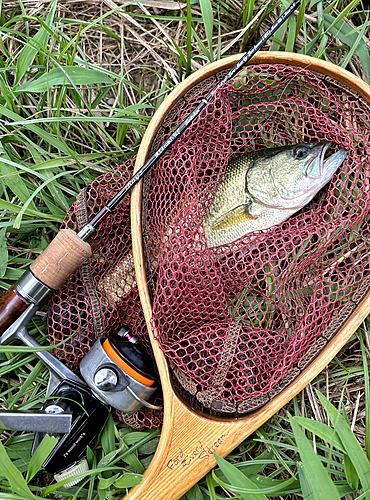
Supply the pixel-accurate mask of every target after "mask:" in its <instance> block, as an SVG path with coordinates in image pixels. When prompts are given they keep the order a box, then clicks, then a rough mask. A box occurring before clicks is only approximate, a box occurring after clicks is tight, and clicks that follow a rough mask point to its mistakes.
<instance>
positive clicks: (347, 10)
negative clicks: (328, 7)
mask: <svg viewBox="0 0 370 500" xmlns="http://www.w3.org/2000/svg"><path fill="white" fill-rule="evenodd" d="M357 4H358V0H352V2H350V3H349V4H348V5H347V6H346V7H345V8H344V9H343V10H342V12H341V13H340V14H339V15H338V16H337V17H335V18H333V21H332V22H331V24H330V26H329V27H328V28H327V29H326V30H325V31H326V32H328V31H330V30H331V29H332V28H334V27H335V26H336V25H337V24H338V23H339V21H341V20H342V19H343V18H344V17H346V15H347V14H349V13H350V12H351V10H352V9H353V8H354V7H356V5H357ZM326 15H328V14H324V16H326Z"/></svg>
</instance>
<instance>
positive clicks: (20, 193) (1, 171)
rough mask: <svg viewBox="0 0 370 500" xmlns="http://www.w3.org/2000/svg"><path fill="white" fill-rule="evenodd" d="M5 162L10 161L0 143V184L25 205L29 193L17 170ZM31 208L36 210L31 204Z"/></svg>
mask: <svg viewBox="0 0 370 500" xmlns="http://www.w3.org/2000/svg"><path fill="white" fill-rule="evenodd" d="M2 160H3V161H2ZM5 160H10V158H9V156H8V155H7V153H6V151H5V149H4V147H3V145H2V144H1V142H0V182H2V183H4V184H5V185H6V186H7V187H8V188H9V189H10V190H11V191H12V193H14V194H15V196H17V198H19V199H20V200H21V201H22V202H23V203H26V202H27V201H28V200H29V198H30V195H31V193H30V191H29V190H28V188H27V186H26V183H25V182H24V180H23V179H22V177H21V176H20V175H19V174H18V171H17V168H16V167H15V166H14V165H11V164H9V163H8V162H7V161H5ZM31 208H33V209H36V207H35V205H34V204H33V203H31Z"/></svg>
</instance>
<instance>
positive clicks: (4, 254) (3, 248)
mask: <svg viewBox="0 0 370 500" xmlns="http://www.w3.org/2000/svg"><path fill="white" fill-rule="evenodd" d="M6 232H7V229H6V227H4V228H3V229H0V278H2V277H3V276H4V274H5V273H6V268H7V264H8V247H7V244H6V238H5V235H6Z"/></svg>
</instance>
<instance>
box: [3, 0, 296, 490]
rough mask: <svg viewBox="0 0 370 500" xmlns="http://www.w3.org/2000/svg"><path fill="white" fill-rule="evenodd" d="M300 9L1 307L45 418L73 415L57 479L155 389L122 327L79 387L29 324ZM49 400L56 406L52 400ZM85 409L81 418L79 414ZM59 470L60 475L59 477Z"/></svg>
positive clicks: (98, 348)
mask: <svg viewBox="0 0 370 500" xmlns="http://www.w3.org/2000/svg"><path fill="white" fill-rule="evenodd" d="M300 3H301V0H295V1H294V2H293V3H292V5H291V6H290V7H289V8H288V9H287V10H286V11H285V12H284V13H283V14H282V15H281V16H280V17H279V19H278V20H277V21H276V22H275V23H274V24H273V25H272V26H271V28H270V29H269V30H267V31H266V33H265V34H264V35H263V36H262V38H261V39H260V40H259V41H258V42H257V43H256V44H255V45H254V46H253V47H252V48H251V49H250V50H249V51H248V52H247V53H246V54H245V55H244V56H243V57H242V58H241V59H240V60H239V62H238V63H237V64H236V65H235V66H234V67H233V68H232V69H231V70H230V71H229V72H228V73H227V75H226V76H225V77H224V78H223V79H222V80H221V81H220V82H219V83H218V84H217V85H216V86H215V87H214V88H213V89H212V90H211V92H210V93H209V94H208V95H207V96H206V97H205V98H204V99H202V101H201V102H200V104H199V105H198V106H197V107H196V108H195V109H194V110H193V111H192V112H191V113H190V114H189V116H188V117H187V118H186V119H185V120H184V121H183V122H182V123H181V125H180V126H179V127H178V128H177V130H175V131H174V132H173V133H172V134H171V136H170V137H169V138H168V139H167V140H166V141H165V142H164V143H163V144H162V146H161V147H160V148H159V149H158V150H157V151H156V153H155V154H154V155H153V156H152V157H151V158H150V159H149V160H148V161H147V162H146V163H145V164H144V165H143V166H142V167H141V168H140V169H139V170H138V171H137V172H136V174H135V175H134V176H133V177H132V178H131V179H130V180H129V181H128V182H127V183H126V184H125V185H124V186H123V187H122V189H121V190H120V191H119V192H118V193H117V194H116V195H115V196H114V197H113V198H112V200H111V201H110V202H109V203H108V204H107V205H106V206H105V207H103V208H102V210H101V211H100V212H99V213H98V214H97V215H95V216H94V217H93V218H92V220H91V221H90V222H89V223H88V224H86V225H85V226H84V227H83V228H82V229H81V230H80V231H79V232H78V233H76V232H74V231H72V230H71V229H62V230H60V231H59V233H58V234H57V235H56V237H55V238H54V239H53V241H52V242H51V243H50V244H49V246H48V247H47V248H46V249H45V250H44V251H43V252H42V253H41V254H40V255H39V256H38V257H37V259H36V260H35V261H34V262H33V263H32V264H31V265H30V267H29V269H28V270H27V271H26V272H25V273H24V274H23V275H22V276H21V278H20V279H19V280H18V281H17V282H16V283H15V284H14V285H12V286H11V287H10V289H9V290H8V291H7V292H6V293H5V295H4V296H3V297H2V298H1V299H0V335H1V337H0V345H2V344H7V343H9V342H12V341H13V340H15V339H17V340H20V341H21V342H23V343H24V344H25V345H27V346H29V347H33V348H34V349H35V354H36V356H38V357H39V359H40V360H41V361H42V362H43V363H44V364H45V366H47V368H48V369H49V371H50V373H51V376H50V380H49V386H48V392H47V395H48V400H49V399H50V401H47V402H46V403H45V405H44V406H45V408H44V410H45V412H47V413H48V412H51V413H53V412H55V413H62V412H67V413H72V429H71V431H70V432H68V433H67V434H65V435H64V437H59V442H58V445H57V446H56V448H55V449H54V451H53V452H52V453H51V454H50V456H49V458H48V459H47V460H46V462H45V463H44V464H43V468H44V469H45V470H47V471H48V472H51V473H57V476H56V477H57V479H59V480H61V479H62V478H68V477H71V476H73V475H75V474H77V473H81V472H83V471H85V470H87V469H86V466H87V465H86V464H87V462H86V460H85V463H84V459H82V460H81V462H76V460H79V459H80V458H81V457H82V456H83V455H84V453H85V450H86V447H87V446H88V445H89V444H91V443H92V442H93V441H94V439H95V438H96V436H97V435H98V434H99V432H100V431H101V429H102V428H103V426H104V424H105V421H106V419H107V417H108V414H109V411H110V407H114V408H117V409H119V410H121V411H124V412H127V413H134V412H136V411H138V409H139V408H140V407H141V406H143V405H144V406H147V407H149V408H152V409H159V407H155V406H153V405H151V404H150V403H148V399H149V398H150V396H151V395H152V394H153V392H154V391H155V389H156V387H157V385H156V377H155V375H153V373H151V372H150V369H148V367H147V362H146V359H145V357H144V353H142V352H141V350H140V346H139V344H138V340H137V339H136V338H135V337H133V336H132V335H131V334H130V332H129V331H128V329H127V327H124V326H123V327H122V328H121V330H120V331H119V332H117V333H114V332H113V334H111V335H109V336H108V339H107V340H106V341H105V342H104V343H101V341H100V340H98V342H97V343H96V344H95V345H94V346H93V347H92V349H91V350H90V352H89V353H88V354H87V356H86V357H85V359H84V360H83V362H82V363H81V370H80V371H81V374H82V377H83V379H81V378H80V377H78V376H77V375H76V374H74V373H73V372H71V371H70V370H69V369H68V368H66V367H65V366H64V365H63V363H61V362H60V361H59V360H57V359H56V358H54V356H53V355H52V354H50V353H48V352H45V351H42V349H41V346H40V345H39V344H38V343H37V342H36V340H35V339H33V338H32V337H31V336H30V335H29V334H28V332H27V325H28V323H29V321H30V319H31V318H32V316H33V315H34V314H35V313H36V311H37V310H38V309H39V308H40V307H42V306H43V305H44V304H45V303H46V301H47V299H48V298H49V297H50V295H51V294H52V293H54V292H55V291H56V290H58V289H59V288H60V287H61V286H62V285H63V284H64V283H65V282H66V280H67V279H68V278H69V276H70V275H71V274H73V273H74V272H75V271H76V270H77V269H78V268H79V267H80V266H81V265H82V264H83V263H84V262H86V261H87V260H88V259H89V258H90V257H91V254H92V251H91V247H90V245H89V243H88V240H89V239H90V238H91V236H92V235H93V234H94V232H95V231H96V229H97V227H98V226H99V224H100V223H101V222H102V220H103V219H104V218H105V217H106V216H107V214H109V213H111V212H112V211H113V210H114V209H115V208H116V207H117V205H118V204H119V203H120V202H121V201H122V200H123V198H124V197H125V195H126V194H127V193H128V192H129V191H130V190H131V189H132V188H133V187H134V186H135V184H137V183H138V182H139V181H140V180H141V179H142V178H143V176H144V175H145V174H146V173H147V172H148V171H149V170H150V169H151V167H152V166H153V165H154V164H155V163H156V162H157V161H158V160H159V159H160V158H161V157H162V156H163V154H164V153H165V152H166V151H167V150H168V149H169V148H170V147H171V146H172V144H174V142H175V141H176V140H177V139H178V138H179V137H180V136H181V135H182V134H183V132H184V131H185V130H186V129H187V128H188V127H189V126H190V125H191V124H192V123H193V122H194V120H195V119H196V117H197V116H198V115H199V114H200V113H201V112H202V110H203V109H204V108H205V107H206V106H207V104H208V103H209V102H210V101H211V100H212V98H213V97H214V95H215V94H216V92H217V91H218V89H219V88H220V87H222V86H223V85H224V84H225V83H227V82H228V81H230V80H231V79H232V78H233V77H234V76H235V75H236V74H237V73H238V72H239V71H240V70H241V69H242V68H243V67H244V66H245V65H246V64H247V62H248V61H249V60H250V59H251V58H252V56H253V55H254V54H255V53H256V52H257V51H258V50H259V49H260V48H261V47H262V46H263V44H264V43H265V42H266V41H267V40H268V39H269V38H270V37H271V36H272V35H273V34H274V33H275V32H276V30H278V29H279V28H280V27H281V26H282V24H283V23H284V22H285V21H286V20H287V19H288V18H289V16H291V15H292V14H293V12H294V11H295V9H296V8H297V7H299V5H300ZM130 352H134V356H133V357H134V358H135V360H136V363H134V367H133V366H131V367H130V362H132V359H130V355H129V354H128V355H127V353H130ZM88 357H89V359H88V360H87V358H88ZM66 397H67V399H68V401H69V402H70V405H69V406H68V405H67V406H66V404H65V399H66ZM52 398H54V399H53V400H51V399H52ZM65 406H66V407H65ZM82 407H83V408H85V409H86V411H81V408H82ZM0 413H1V412H0ZM21 417H22V418H25V417H24V416H21ZM26 417H27V416H26ZM14 418H15V417H14ZM27 418H28V417H27ZM32 418H33V417H32V416H29V421H30V422H29V423H28V421H27V425H34V424H33V422H31V420H32ZM60 432H61V431H60ZM42 437H43V433H38V434H36V439H35V442H34V449H36V448H37V446H38V445H39V444H40V442H41V439H42ZM72 456H73V458H72ZM61 457H63V458H61ZM62 462H63V463H62ZM60 469H62V471H63V473H62V475H61V474H60ZM73 484H76V483H73ZM71 485H72V483H71Z"/></svg>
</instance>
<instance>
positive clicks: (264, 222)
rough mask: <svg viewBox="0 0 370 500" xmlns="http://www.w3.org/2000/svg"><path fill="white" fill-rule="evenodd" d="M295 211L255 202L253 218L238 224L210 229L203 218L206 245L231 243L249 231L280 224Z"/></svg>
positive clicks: (214, 245)
mask: <svg viewBox="0 0 370 500" xmlns="http://www.w3.org/2000/svg"><path fill="white" fill-rule="evenodd" d="M297 211H298V210H297V209H292V210H282V209H274V208H271V207H266V206H264V205H260V204H258V203H256V204H255V205H254V206H253V213H254V214H255V218H254V219H252V218H251V219H246V220H243V221H242V222H240V223H239V224H235V225H233V226H232V227H227V228H222V229H218V230H217V229H212V228H211V227H210V225H209V224H208V223H207V220H205V223H204V230H205V236H206V240H207V245H208V246H209V247H210V248H212V247H217V246H221V245H227V244H229V243H232V242H233V241H236V240H238V239H239V238H243V237H244V236H245V235H247V234H249V233H254V232H256V231H261V230H264V229H269V228H270V227H273V226H276V225H278V224H281V223H282V222H284V221H285V220H287V219H288V218H289V217H290V216H291V215H293V214H294V213H295V212H297ZM250 237H251V238H253V235H251V236H250Z"/></svg>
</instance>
